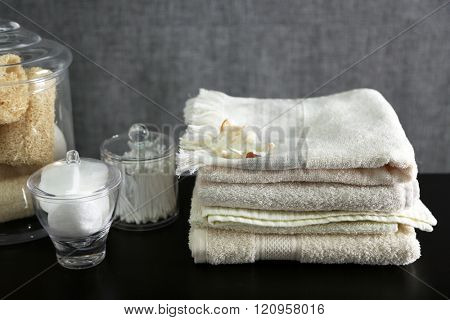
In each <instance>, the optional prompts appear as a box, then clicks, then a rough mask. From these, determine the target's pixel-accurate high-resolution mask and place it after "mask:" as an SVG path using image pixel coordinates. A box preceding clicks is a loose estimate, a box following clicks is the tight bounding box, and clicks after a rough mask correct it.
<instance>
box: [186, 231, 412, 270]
mask: <svg viewBox="0 0 450 320" xmlns="http://www.w3.org/2000/svg"><path fill="white" fill-rule="evenodd" d="M189 247H190V249H191V252H192V256H193V258H194V261H195V262H196V263H210V264H236V263H253V262H255V261H258V260H295V261H299V262H303V263H325V264H330V263H332V264H337V263H354V264H371V265H405V264H410V263H412V262H414V261H416V260H417V259H418V258H419V257H420V245H419V242H418V241H417V239H416V234H415V232H414V229H413V228H411V227H407V226H404V225H400V226H399V230H398V231H397V232H395V233H386V234H366V235H345V234H298V235H282V234H255V233H247V232H237V231H230V230H220V229H212V228H209V229H201V228H191V231H190V234H189Z"/></svg>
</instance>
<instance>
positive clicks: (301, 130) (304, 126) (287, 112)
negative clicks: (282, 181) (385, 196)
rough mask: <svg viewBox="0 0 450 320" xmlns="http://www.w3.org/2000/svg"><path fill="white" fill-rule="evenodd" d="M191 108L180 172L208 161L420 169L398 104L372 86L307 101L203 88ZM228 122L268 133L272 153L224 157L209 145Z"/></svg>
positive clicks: (191, 101) (267, 165)
mask: <svg viewBox="0 0 450 320" xmlns="http://www.w3.org/2000/svg"><path fill="white" fill-rule="evenodd" d="M184 113H185V122H186V124H187V125H188V128H187V131H186V133H185V134H184V135H183V136H182V137H181V138H180V151H179V154H178V168H177V173H178V174H181V173H183V172H194V171H196V170H197V169H198V168H200V167H202V166H206V165H216V166H220V167H234V168H241V169H250V170H260V169H271V170H285V169H293V168H305V169H354V168H382V167H384V166H388V167H389V168H397V169H399V170H402V171H404V174H406V175H412V176H414V174H413V173H414V172H416V167H417V166H416V162H415V159H414V150H413V148H412V146H411V144H410V142H409V141H408V138H407V137H406V135H405V132H404V130H403V128H402V126H401V124H400V122H399V120H398V117H397V115H396V113H395V111H394V109H393V108H392V106H391V105H390V104H389V102H387V101H386V99H385V98H384V97H383V96H382V95H381V94H380V93H379V92H377V91H375V90H372V89H355V90H351V91H346V92H342V93H337V94H333V95H330V96H324V97H314V98H308V99H255V98H238V97H230V96H228V95H226V94H224V93H221V92H217V91H208V90H204V89H201V90H200V93H199V95H198V96H197V97H195V98H192V99H189V100H188V101H187V102H186V108H185V110H184ZM226 119H227V120H228V121H229V122H230V123H232V124H235V125H239V126H248V127H251V128H255V129H254V131H261V135H262V140H263V142H268V141H267V140H270V142H273V143H275V145H276V147H275V149H274V150H273V152H271V154H270V156H268V157H262V158H251V159H225V158H222V157H217V156H215V155H214V154H212V153H211V150H209V149H208V147H207V146H205V143H204V142H205V141H207V140H208V141H209V140H211V139H214V138H215V137H217V136H218V135H219V133H220V127H221V124H222V123H223V121H224V120H226ZM280 131H281V137H280V138H277V137H279V136H280V135H278V134H277V133H279V132H280ZM270 133H275V134H273V135H270ZM267 136H268V137H267ZM265 137H266V139H264V138H265ZM269 138H270V139H269Z"/></svg>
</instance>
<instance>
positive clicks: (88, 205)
mask: <svg viewBox="0 0 450 320" xmlns="http://www.w3.org/2000/svg"><path fill="white" fill-rule="evenodd" d="M43 209H44V208H43ZM46 209H47V213H48V225H49V228H50V229H51V230H52V232H51V233H52V234H53V235H56V236H61V237H71V238H77V237H86V236H89V235H92V234H94V233H96V232H99V231H100V230H102V229H103V228H104V227H105V225H106V224H107V223H108V222H109V221H110V219H111V215H112V210H110V205H109V198H108V197H102V198H100V199H95V200H91V201H85V202H83V201H77V202H72V203H64V204H59V205H55V204H51V205H50V206H48V205H47V206H46ZM44 210H45V209H44Z"/></svg>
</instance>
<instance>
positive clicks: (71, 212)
mask: <svg viewBox="0 0 450 320" xmlns="http://www.w3.org/2000/svg"><path fill="white" fill-rule="evenodd" d="M121 179H122V178H121V173H120V171H119V170H118V169H117V168H114V167H112V166H109V165H107V164H105V163H103V162H101V161H99V160H95V159H87V158H81V159H80V158H79V156H78V153H77V152H76V151H69V152H67V156H66V160H61V161H57V162H54V163H52V164H50V165H48V166H46V167H44V168H42V169H40V170H38V171H37V172H35V173H34V174H33V175H31V177H30V178H29V179H28V182H27V187H28V189H29V190H30V193H31V195H32V199H33V207H34V210H35V214H36V216H37V217H38V219H39V222H40V223H41V224H42V226H43V227H44V229H45V230H46V231H47V232H48V234H49V236H50V238H51V239H52V241H53V244H54V246H55V248H56V256H57V259H58V262H59V264H61V265H62V266H63V267H66V268H69V269H85V268H89V267H93V266H96V265H97V264H99V263H100V262H101V261H103V259H104V258H105V253H106V238H107V236H108V232H109V229H110V226H111V223H112V221H113V220H114V211H115V207H116V203H117V198H118V194H119V186H120V182H121Z"/></svg>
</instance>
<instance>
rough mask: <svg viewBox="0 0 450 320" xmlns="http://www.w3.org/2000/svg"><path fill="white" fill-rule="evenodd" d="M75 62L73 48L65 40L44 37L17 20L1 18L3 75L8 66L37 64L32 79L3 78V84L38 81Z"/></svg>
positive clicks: (46, 78) (0, 50) (0, 64)
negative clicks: (63, 41)
mask: <svg viewBox="0 0 450 320" xmlns="http://www.w3.org/2000/svg"><path fill="white" fill-rule="evenodd" d="M71 62H72V54H71V52H70V50H69V49H68V48H67V47H65V46H63V45H62V44H60V43H58V42H55V41H52V40H47V39H42V38H41V37H40V36H39V35H37V34H36V33H34V32H31V31H28V30H26V29H23V28H21V26H20V25H19V24H18V23H17V22H14V21H8V20H3V19H0V78H1V76H2V73H4V72H5V70H7V69H8V68H14V67H18V66H21V67H23V68H27V69H30V68H33V67H38V68H41V69H43V71H42V72H37V73H34V76H33V77H32V78H31V79H22V78H19V79H16V78H11V79H8V78H7V77H4V78H5V79H2V81H1V82H0V86H8V85H16V84H21V83H29V82H39V81H42V80H48V79H52V78H54V77H56V76H58V75H59V74H60V73H62V72H63V71H64V70H65V69H67V68H68V67H69V65H70V64H71Z"/></svg>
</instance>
